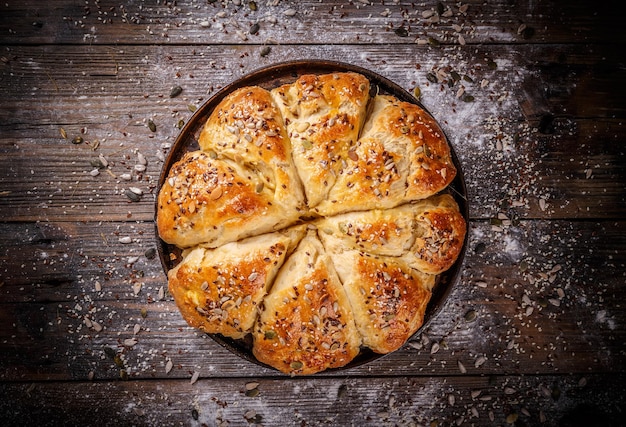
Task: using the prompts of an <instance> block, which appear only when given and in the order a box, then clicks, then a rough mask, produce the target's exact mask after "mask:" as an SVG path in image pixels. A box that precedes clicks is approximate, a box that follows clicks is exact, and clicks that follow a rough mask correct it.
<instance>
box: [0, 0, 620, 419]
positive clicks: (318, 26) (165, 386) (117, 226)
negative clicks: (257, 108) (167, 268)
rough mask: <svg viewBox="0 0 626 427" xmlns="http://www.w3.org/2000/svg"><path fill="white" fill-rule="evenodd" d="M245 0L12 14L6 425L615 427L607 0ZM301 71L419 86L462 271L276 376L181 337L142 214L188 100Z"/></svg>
mask: <svg viewBox="0 0 626 427" xmlns="http://www.w3.org/2000/svg"><path fill="white" fill-rule="evenodd" d="M255 5H256V8H257V10H256V11H255V10H252V8H251V6H250V2H248V1H243V0H217V1H205V0H191V1H184V2H183V1H163V0H157V1H151V2H147V1H141V0H128V1H124V2H112V1H109V0H100V1H95V0H84V1H81V2H76V1H67V0H51V1H47V2H40V1H33V0H23V1H14V0H7V1H5V2H3V3H2V5H0V48H1V52H0V89H1V91H2V96H3V100H2V102H1V103H0V354H1V355H2V357H0V397H1V398H0V420H1V421H0V423H1V424H2V425H3V426H5V425H7V426H13V425H15V426H17V425H37V424H45V425H96V424H97V425H116V426H117V425H142V426H143V425H145V426H152V425H192V426H194V425H207V426H223V425H229V426H240V425H241V426H247V425H255V424H257V425H301V426H311V425H315V426H317V425H363V426H369V425H372V426H380V425H385V426H386V425H388V426H398V425H399V426H423V425H431V426H434V425H439V426H442V425H470V426H471V425H475V426H483V425H518V426H522V425H524V426H535V425H550V426H552V425H554V426H579V425H585V426H586V425H603V426H618V425H622V424H623V422H622V420H623V417H624V414H625V413H626V401H625V397H624V396H626V386H625V385H624V384H626V377H625V371H624V367H625V366H626V347H625V345H624V343H625V342H626V328H625V324H626V318H625V316H626V314H625V313H626V311H625V310H624V307H623V305H624V301H626V294H625V293H626V287H624V283H625V279H626V267H625V266H626V231H625V230H626V222H625V220H624V218H626V216H625V215H626V176H625V172H624V171H626V155H625V147H626V133H625V132H626V131H625V127H624V120H625V119H626V109H625V107H626V104H625V103H624V99H625V98H626V86H625V85H624V84H623V82H624V80H625V79H626V69H625V68H624V67H623V51H624V45H625V43H626V35H625V33H624V31H622V25H621V15H620V14H619V13H617V12H616V11H617V10H619V9H617V6H619V4H618V2H613V1H609V2H605V3H603V4H595V3H592V2H585V1H567V2H566V1H560V0H559V1H556V0H551V1H542V2H510V1H493V2H482V1H474V0H471V1H467V2H456V3H454V2H439V1H435V0H432V1H431V0H427V1H423V2H408V1H404V0H389V1H388V0H385V1H367V0H352V1H347V2H346V1H338V0H330V1H326V0H325V1H323V2H319V1H316V0H306V1H302V2H295V1H287V0H282V1H275V0H262V1H256V2H255ZM255 24H258V29H257V28H255V27H254V25H255ZM262 53H263V54H262ZM300 59H329V60H336V61H345V62H348V63H351V64H354V65H358V66H362V67H365V68H368V69H370V70H373V71H375V72H377V73H379V74H381V75H383V76H384V77H387V78H389V79H390V80H392V81H394V82H396V83H397V84H399V85H400V86H401V87H403V88H405V89H406V90H407V91H413V90H414V89H415V88H416V87H417V88H419V90H420V93H421V98H420V100H421V101H422V102H423V104H424V105H425V106H426V107H427V108H428V109H429V110H430V111H431V112H432V114H433V115H434V116H435V118H437V120H438V121H439V122H440V124H441V125H442V127H443V129H444V131H445V132H446V134H447V135H448V137H449V139H450V142H451V144H452V146H453V147H454V149H455V151H456V153H457V155H458V157H459V160H460V162H461V165H462V168H463V171H464V173H465V177H466V181H467V187H468V203H469V206H470V223H469V245H468V250H467V255H466V258H465V261H464V264H463V271H462V274H461V276H460V279H459V281H458V283H456V285H455V286H454V288H453V290H452V291H451V293H450V296H449V298H448V300H447V302H446V304H445V305H444V306H443V307H442V309H441V311H440V312H439V313H437V314H436V315H435V316H434V317H433V318H432V319H431V321H430V322H429V323H428V324H427V325H426V326H425V327H424V328H423V330H422V331H421V332H420V333H419V334H418V335H416V336H415V337H413V339H412V340H410V341H409V342H408V343H407V344H405V345H404V346H403V347H402V348H401V349H400V350H399V351H397V352H395V353H392V354H390V355H387V356H385V357H382V358H380V359H378V360H376V361H374V362H371V363H369V364H367V365H363V366H359V367H356V368H353V369H350V370H344V371H337V372H332V371H331V372H325V373H322V374H320V375H316V376H314V377H307V378H289V377H286V376H283V375H281V374H279V373H277V372H276V371H274V370H271V369H268V368H265V367H262V366H259V365H257V364H255V363H251V362H248V361H245V360H243V359H240V358H238V357H237V356H236V355H234V354H232V353H231V352H230V351H228V350H227V349H225V348H223V347H221V346H220V345H219V344H218V343H216V342H214V341H213V340H211V339H210V338H209V337H208V336H206V335H205V334H202V333H200V332H198V331H195V330H193V329H191V328H190V327H188V326H187V324H186V323H185V322H184V320H183V319H182V317H181V316H180V314H179V312H178V310H177V309H176V306H175V304H174V301H173V299H172V298H171V296H170V295H169V294H168V293H167V283H166V276H165V274H164V272H163V269H162V267H161V265H160V261H159V259H158V256H157V254H156V253H155V248H156V243H157V242H156V236H155V229H154V223H153V218H154V199H155V192H156V186H157V183H158V178H159V174H160V172H161V167H162V164H163V159H164V157H165V156H166V155H167V153H168V151H169V149H170V147H171V146H172V144H173V143H174V141H175V139H176V137H177V135H178V134H179V131H180V130H179V129H180V126H181V125H182V124H184V123H185V122H187V121H188V120H189V119H190V117H191V115H192V114H193V113H192V111H194V110H195V109H196V108H197V107H198V106H200V105H202V103H203V102H205V101H207V100H208V99H209V98H210V97H211V96H212V95H213V94H215V93H216V92H217V91H219V90H220V89H221V88H223V87H224V86H226V85H228V84H229V83H231V82H232V81H233V80H235V79H237V78H239V77H241V76H243V75H244V74H246V73H249V72H251V71H254V70H256V69H258V68H259V67H263V66H266V65H271V64H275V63H278V62H284V61H288V60H300ZM174 86H180V87H181V88H182V93H181V94H180V95H179V96H176V97H173V98H171V97H170V92H171V90H172V88H173V87H174ZM149 121H152V122H153V123H154V125H155V129H153V130H154V131H153V130H152V129H150V127H149V125H148V123H149ZM77 137H80V138H82V142H81V143H78V144H74V143H72V141H73V140H74V139H75V138H77ZM77 142H78V141H77ZM141 157H144V158H145V159H146V161H147V162H146V163H147V164H146V165H145V166H146V169H145V170H143V171H141V170H137V166H139V169H142V168H141ZM125 175H128V176H125ZM125 178H130V179H129V180H128V179H125ZM131 186H133V187H137V188H140V189H141V190H142V191H143V194H142V196H141V198H140V200H139V201H137V202H132V201H130V199H129V198H128V197H127V195H126V191H127V190H128V188H129V187H131ZM125 242H128V243H125ZM195 376H197V377H198V379H197V381H196V382H195V383H193V384H192V378H194V377H195ZM251 383H252V384H251ZM254 383H258V384H254ZM247 388H248V389H251V390H252V391H251V392H250V391H249V392H248V395H247V394H246V389H247ZM257 392H258V395H256V394H257ZM250 395H255V397H252V396H250Z"/></svg>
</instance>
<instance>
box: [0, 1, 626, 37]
mask: <svg viewBox="0 0 626 427" xmlns="http://www.w3.org/2000/svg"><path fill="white" fill-rule="evenodd" d="M248 3H249V2H247V1H240V2H228V1H217V2H205V1H191V2H166V1H163V2H156V3H145V2H143V1H138V0H133V1H126V2H124V3H122V4H121V5H120V4H118V3H115V2H108V1H104V2H97V1H86V2H84V3H73V2H67V1H63V0H54V1H48V2H46V4H45V5H44V4H41V3H40V2H37V1H35V0H29V1H21V2H16V1H13V2H8V3H5V5H4V6H3V10H2V19H1V20H0V31H1V32H2V34H5V35H6V36H5V37H7V42H9V43H11V44H18V43H19V44H107V43H108V44H179V43H182V44H207V43H208V42H209V41H210V43H211V44H230V43H240V44H244V43H253V44H263V43H267V42H268V41H278V42H280V43H283V44H322V45H323V44H336V43H341V44H379V43H387V44H403V43H415V42H416V41H417V40H420V39H422V40H425V41H427V40H428V38H429V37H430V38H434V39H436V40H437V41H438V42H440V43H449V44H456V43H459V41H458V36H459V35H462V36H463V37H464V39H465V41H466V43H524V44H525V43H546V42H547V43H553V42H557V43H579V42H598V41H602V42H604V41H606V40H613V41H620V42H623V41H624V40H625V39H624V35H623V33H622V32H621V31H620V30H619V28H620V21H619V19H618V14H616V13H613V11H612V8H611V7H610V5H608V4H607V5H606V6H605V7H602V8H599V9H597V10H596V9H594V8H593V7H590V5H589V3H588V2H584V1H575V2H565V1H547V2H532V3H530V2H491V3H488V4H487V3H484V2H480V1H475V0H471V1H466V2H459V3H454V4H453V3H442V4H441V5H442V6H443V8H441V10H440V6H438V2H436V1H425V2H420V3H416V2H409V1H404V0H403V1H394V2H389V3H381V2H376V1H360V0H359V1H350V2H343V1H339V0H331V1H324V2H319V1H316V0H306V1H299V2H286V1H269V2H268V1H258V2H256V4H257V6H258V7H257V10H256V11H253V10H251V9H250V7H249V5H248ZM609 3H610V2H609ZM463 5H467V6H466V7H465V8H463V9H462V8H461V6H463ZM437 12H441V14H438V13H437ZM255 23H258V24H259V26H260V29H259V30H258V32H256V33H254V31H252V32H251V31H250V29H251V26H252V25H254V24H255ZM322 23H323V24H322ZM455 25H458V26H460V27H461V28H460V31H459V30H458V29H457V28H455V27H454V26H455ZM522 25H524V27H521V26H522ZM399 28H401V29H402V30H399V31H398V29H399Z"/></svg>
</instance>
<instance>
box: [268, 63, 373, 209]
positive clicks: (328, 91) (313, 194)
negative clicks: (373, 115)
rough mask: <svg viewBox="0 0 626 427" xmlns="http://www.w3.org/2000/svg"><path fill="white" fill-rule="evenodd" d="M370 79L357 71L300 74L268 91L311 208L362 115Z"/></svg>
mask: <svg viewBox="0 0 626 427" xmlns="http://www.w3.org/2000/svg"><path fill="white" fill-rule="evenodd" d="M369 87H370V85H369V80H367V79H366V78H365V77H363V76H362V75H360V74H356V73H334V74H325V75H319V76H318V75H304V76H301V77H300V78H299V79H298V80H296V82H295V83H293V84H288V85H284V86H281V87H278V88H276V89H274V90H272V96H273V98H274V100H275V101H276V105H278V108H279V109H280V111H281V113H282V115H283V117H284V118H285V119H284V120H285V125H286V127H287V131H288V135H289V138H290V139H291V142H292V145H293V157H294V162H295V164H296V167H297V169H298V173H299V175H300V178H301V179H302V182H303V184H304V190H305V194H306V197H307V203H308V206H309V208H312V207H315V206H316V205H317V204H319V203H320V202H322V201H323V200H324V199H325V198H326V196H327V194H328V192H329V190H330V189H331V188H332V187H333V185H334V183H335V179H336V176H337V175H338V174H339V171H340V170H341V169H342V168H343V165H344V164H345V161H346V159H347V158H348V152H349V150H350V149H351V147H352V146H353V145H354V144H355V142H356V140H357V138H358V135H359V131H360V129H361V127H362V125H363V121H364V120H365V114H366V111H367V103H368V100H369Z"/></svg>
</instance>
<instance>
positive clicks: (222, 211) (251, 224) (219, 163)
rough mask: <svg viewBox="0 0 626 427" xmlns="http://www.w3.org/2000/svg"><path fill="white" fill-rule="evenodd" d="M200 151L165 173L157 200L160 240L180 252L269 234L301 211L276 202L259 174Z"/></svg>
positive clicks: (295, 217)
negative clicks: (200, 246)
mask: <svg viewBox="0 0 626 427" xmlns="http://www.w3.org/2000/svg"><path fill="white" fill-rule="evenodd" d="M213 157H215V156H214V155H211V153H206V152H203V151H194V152H190V153H186V154H185V155H184V156H183V158H182V159H181V160H180V161H178V162H177V163H175V164H174V166H173V167H172V168H171V169H170V172H169V175H168V176H167V179H166V180H165V182H164V183H163V186H162V187H161V191H160V193H159V197H158V208H157V226H158V229H159V235H160V236H161V238H162V239H163V240H164V241H166V242H168V243H171V244H174V245H176V246H179V247H181V248H188V247H191V246H195V245H198V244H203V245H205V246H209V247H217V246H220V245H222V244H224V243H227V242H232V241H235V240H238V239H241V238H244V237H248V236H251V235H253V234H260V233H265V232H268V231H274V230H277V229H280V228H283V227H285V226H288V225H290V224H293V223H294V222H295V221H297V220H298V218H299V216H300V213H299V211H298V210H296V209H294V208H293V207H290V206H285V205H283V204H282V202H281V200H277V198H276V193H275V192H274V191H273V190H272V189H271V188H270V187H269V186H267V185H264V180H263V176H261V175H260V174H256V173H254V172H253V171H251V170H249V169H245V168H244V167H243V166H242V165H241V164H239V163H236V162H234V161H232V160H228V159H220V158H213Z"/></svg>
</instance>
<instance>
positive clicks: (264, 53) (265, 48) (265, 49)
mask: <svg viewBox="0 0 626 427" xmlns="http://www.w3.org/2000/svg"><path fill="white" fill-rule="evenodd" d="M271 51H272V48H271V47H269V46H263V48H262V49H261V56H263V57H265V56H267V55H269V54H270V52H271Z"/></svg>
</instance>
